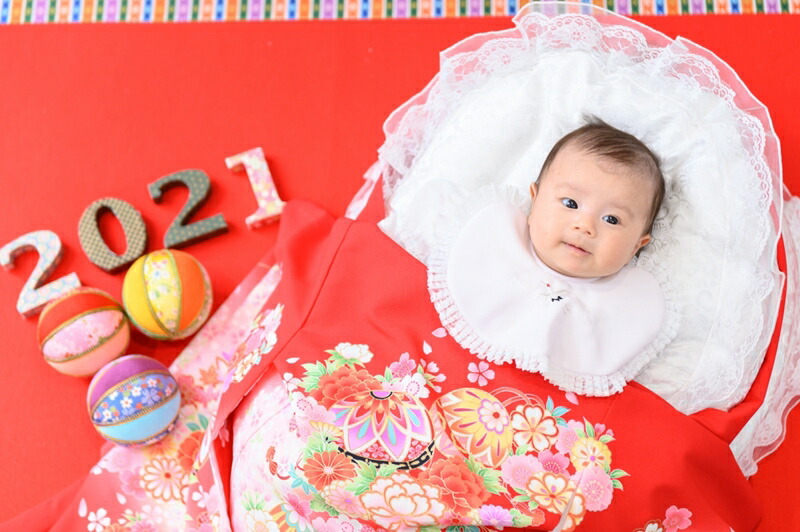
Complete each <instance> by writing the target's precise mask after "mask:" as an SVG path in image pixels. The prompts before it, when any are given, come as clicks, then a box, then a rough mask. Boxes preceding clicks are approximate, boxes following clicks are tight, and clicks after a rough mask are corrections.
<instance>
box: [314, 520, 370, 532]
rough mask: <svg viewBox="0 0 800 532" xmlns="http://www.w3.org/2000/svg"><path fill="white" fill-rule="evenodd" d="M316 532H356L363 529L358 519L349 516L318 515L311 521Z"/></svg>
mask: <svg viewBox="0 0 800 532" xmlns="http://www.w3.org/2000/svg"><path fill="white" fill-rule="evenodd" d="M311 526H312V527H314V532H355V531H356V530H360V529H361V525H360V524H359V523H358V521H355V520H353V519H350V518H348V517H330V518H328V519H327V520H326V519H325V518H324V517H317V518H315V519H314V520H313V521H311Z"/></svg>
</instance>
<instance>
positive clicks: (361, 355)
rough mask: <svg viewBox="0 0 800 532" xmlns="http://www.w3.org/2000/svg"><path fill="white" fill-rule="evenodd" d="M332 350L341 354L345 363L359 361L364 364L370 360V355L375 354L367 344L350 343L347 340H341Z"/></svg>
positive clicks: (356, 362)
mask: <svg viewBox="0 0 800 532" xmlns="http://www.w3.org/2000/svg"><path fill="white" fill-rule="evenodd" d="M333 350H334V351H335V352H336V353H338V354H339V355H340V356H341V358H342V359H343V360H344V362H345V363H348V362H349V363H355V364H359V363H360V364H361V365H364V364H366V363H367V362H369V361H370V360H372V357H374V356H375V355H373V354H372V351H370V350H369V346H368V345H364V344H351V343H349V342H343V343H341V344H337V345H336V347H334V348H333Z"/></svg>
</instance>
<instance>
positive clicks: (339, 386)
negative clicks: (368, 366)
mask: <svg viewBox="0 0 800 532" xmlns="http://www.w3.org/2000/svg"><path fill="white" fill-rule="evenodd" d="M340 345H341V344H340ZM381 388H382V385H381V383H380V381H378V380H377V379H376V378H375V377H373V376H372V374H370V372H369V371H367V370H365V369H359V370H355V369H353V368H351V367H350V366H342V367H341V368H339V369H337V370H336V371H334V372H333V373H331V374H329V375H324V376H323V377H321V378H320V379H319V385H318V387H317V389H315V390H313V391H312V392H311V395H312V397H314V398H315V399H317V400H318V401H319V402H320V403H321V404H322V405H323V406H324V407H325V408H330V407H331V406H333V405H334V404H335V403H337V402H338V401H339V400H340V399H344V398H346V397H348V396H350V395H353V394H354V393H357V392H363V391H370V390H380V389H381Z"/></svg>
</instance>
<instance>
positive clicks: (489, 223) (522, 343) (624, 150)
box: [429, 119, 671, 395]
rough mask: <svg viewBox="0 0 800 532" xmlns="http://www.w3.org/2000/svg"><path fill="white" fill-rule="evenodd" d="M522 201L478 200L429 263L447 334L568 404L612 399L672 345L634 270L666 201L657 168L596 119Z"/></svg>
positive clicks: (650, 293) (652, 283)
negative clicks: (534, 379)
mask: <svg viewBox="0 0 800 532" xmlns="http://www.w3.org/2000/svg"><path fill="white" fill-rule="evenodd" d="M530 193H531V207H530V211H529V213H526V212H524V211H522V210H521V209H520V206H519V205H518V204H515V202H514V201H513V200H512V199H511V197H510V196H504V193H503V192H502V191H499V192H498V193H495V194H494V195H493V194H492V193H489V194H488V196H484V197H483V198H482V199H481V201H480V202H478V203H477V204H476V207H475V208H474V209H467V212H468V213H469V214H468V217H467V219H466V220H463V221H461V222H460V224H459V226H458V228H457V232H456V236H455V238H453V239H452V241H451V242H449V243H447V244H446V245H445V246H444V248H443V250H442V251H441V252H440V253H438V254H437V255H436V257H441V258H442V259H443V260H442V261H441V262H440V261H438V260H433V261H432V263H431V264H433V266H429V287H431V289H432V290H433V291H434V292H435V293H436V295H437V297H435V298H434V300H435V304H437V309H438V310H439V311H440V316H441V317H442V319H443V323H445V324H446V326H447V327H448V329H449V330H450V331H451V332H452V333H453V335H454V337H456V339H457V340H458V341H459V342H460V343H461V345H463V346H465V347H468V348H469V349H470V350H471V351H472V352H473V353H475V354H476V355H478V356H480V357H482V358H486V359H487V360H491V361H494V362H497V363H502V362H513V363H514V364H516V365H517V366H518V367H519V368H521V369H525V370H528V371H533V372H538V373H541V374H542V375H543V376H544V377H545V378H546V379H547V380H549V381H550V382H552V383H554V384H556V385H557V386H559V387H561V388H563V389H565V390H569V391H573V392H576V393H581V394H585V395H609V394H611V393H616V392H619V391H621V390H622V387H623V386H624V385H625V383H626V382H628V381H629V380H631V379H632V378H634V377H635V375H636V374H637V373H638V372H639V371H641V369H642V368H643V367H644V366H645V365H646V364H647V363H648V362H649V361H650V360H652V359H653V357H654V356H655V355H656V354H658V352H660V351H661V349H663V347H664V345H665V344H666V343H667V342H668V341H669V340H670V334H671V333H669V332H668V331H666V330H662V329H670V327H664V326H663V324H664V322H665V321H664V320H665V316H666V308H667V305H666V300H665V297H664V294H663V290H662V286H661V284H660V282H659V281H658V280H657V279H656V277H655V276H654V275H653V274H652V273H650V272H649V271H647V270H645V269H643V268H640V267H638V266H636V264H635V262H634V261H632V259H633V257H634V256H635V255H636V254H637V253H638V252H639V250H641V249H642V247H644V246H645V245H646V244H647V243H648V242H649V241H650V231H651V229H652V226H653V220H654V218H655V216H656V214H657V213H658V210H659V208H660V206H661V201H662V198H663V197H664V179H663V176H662V175H661V171H660V169H659V161H658V159H657V157H656V156H655V155H654V154H653V153H652V152H651V151H650V150H649V149H648V148H647V146H645V145H644V144H643V143H642V142H641V141H639V140H638V139H636V138H635V137H634V136H632V135H630V134H628V133H625V132H622V131H620V130H618V129H615V128H613V127H611V126H609V125H608V124H605V123H604V122H602V121H600V120H596V119H593V120H591V121H590V122H589V123H588V124H587V125H585V126H583V127H580V128H578V129H576V130H575V131H572V132H571V133H569V134H567V135H566V136H564V137H563V138H562V139H561V140H559V141H558V142H557V143H556V144H555V146H554V147H553V148H552V150H551V152H550V154H549V155H548V156H547V158H546V160H545V162H544V164H543V166H542V169H541V172H540V174H539V178H538V180H537V181H536V182H535V183H533V184H532V185H531V186H530ZM437 264H441V265H440V266H438V265H437ZM440 287H441V292H442V294H444V295H442V294H439V292H438V291H439V290H440ZM439 296H441V297H439Z"/></svg>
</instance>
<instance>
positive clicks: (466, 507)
mask: <svg viewBox="0 0 800 532" xmlns="http://www.w3.org/2000/svg"><path fill="white" fill-rule="evenodd" d="M419 478H420V480H426V481H428V482H430V483H431V484H433V485H434V486H437V487H438V488H439V490H440V492H441V496H440V499H439V500H441V501H442V502H444V503H445V504H446V505H447V507H448V508H450V509H451V510H453V511H454V512H455V513H456V514H459V515H467V514H468V513H469V512H470V510H472V509H473V508H478V507H480V506H481V505H482V504H483V503H484V502H486V501H487V500H488V499H489V497H490V496H491V494H490V493H489V492H488V491H486V487H485V486H484V483H483V478H482V477H481V476H480V475H478V474H477V473H473V472H472V471H470V469H469V467H467V464H466V462H464V459H463V458H462V457H460V456H449V457H447V458H445V459H443V460H437V461H435V462H433V465H431V467H430V468H428V469H426V470H425V471H423V472H422V474H421V475H420V477H419Z"/></svg>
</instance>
